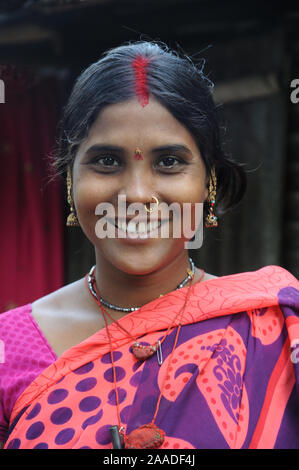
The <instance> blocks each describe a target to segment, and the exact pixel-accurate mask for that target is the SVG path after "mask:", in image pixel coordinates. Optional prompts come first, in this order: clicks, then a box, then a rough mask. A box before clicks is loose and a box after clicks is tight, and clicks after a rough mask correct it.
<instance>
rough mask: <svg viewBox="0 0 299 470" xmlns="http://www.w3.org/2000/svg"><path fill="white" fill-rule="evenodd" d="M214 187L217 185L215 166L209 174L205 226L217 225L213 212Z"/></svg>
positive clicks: (214, 200)
mask: <svg viewBox="0 0 299 470" xmlns="http://www.w3.org/2000/svg"><path fill="white" fill-rule="evenodd" d="M216 187H217V178H216V173H215V167H213V168H212V170H211V176H210V180H209V195H208V202H209V203H210V207H209V213H208V215H207V216H206V220H205V226H206V227H207V228H210V227H217V226H218V222H217V217H216V215H215V214H214V205H215V202H216Z"/></svg>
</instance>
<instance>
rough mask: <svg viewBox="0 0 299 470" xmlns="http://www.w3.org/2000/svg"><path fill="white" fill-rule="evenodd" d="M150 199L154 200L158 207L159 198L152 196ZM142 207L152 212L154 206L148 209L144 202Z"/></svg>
mask: <svg viewBox="0 0 299 470" xmlns="http://www.w3.org/2000/svg"><path fill="white" fill-rule="evenodd" d="M152 199H153V200H154V202H155V203H156V204H157V207H158V205H159V204H160V203H159V200H158V199H157V198H156V197H155V196H152ZM144 207H145V210H146V212H153V210H154V207H151V208H150V209H148V208H147V207H146V204H144Z"/></svg>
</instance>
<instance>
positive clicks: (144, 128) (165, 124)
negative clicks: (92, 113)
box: [83, 97, 196, 151]
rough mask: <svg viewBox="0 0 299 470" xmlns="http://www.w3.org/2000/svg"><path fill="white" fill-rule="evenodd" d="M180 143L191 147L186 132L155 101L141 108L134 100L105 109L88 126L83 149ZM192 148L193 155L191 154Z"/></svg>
mask: <svg viewBox="0 0 299 470" xmlns="http://www.w3.org/2000/svg"><path fill="white" fill-rule="evenodd" d="M178 139H180V141H182V142H184V143H185V144H187V145H189V146H191V147H195V148H196V143H195V141H194V139H193V137H192V135H191V134H190V133H189V131H188V130H187V129H186V128H185V127H184V126H183V125H182V124H181V123H180V122H179V121H177V120H176V119H175V117H174V116H172V114H171V113H170V112H169V111H168V110H167V109H166V108H165V107H164V106H162V105H161V104H160V103H159V102H158V101H157V100H156V99H155V98H153V97H150V100H149V103H148V104H147V105H146V106H145V107H142V106H141V105H140V103H139V102H138V100H137V99H135V98H132V99H130V100H128V101H125V102H123V103H117V104H112V105H108V106H106V107H105V108H104V109H103V110H102V111H101V112H100V113H99V115H98V116H97V118H96V120H95V121H94V123H93V125H92V126H91V128H90V130H89V133H88V136H87V139H86V140H85V142H84V144H83V146H84V147H86V145H90V144H91V143H93V142H100V141H102V140H103V141H105V142H109V141H111V142H112V141H113V142H114V143H115V142H116V141H118V143H121V142H122V143H124V144H125V143H127V144H128V145H130V144H131V143H132V145H135V146H136V145H137V144H138V145H151V143H153V141H155V142H154V143H155V145H156V144H162V145H163V144H165V143H170V142H171V141H176V142H177V141H178ZM195 148H194V151H195Z"/></svg>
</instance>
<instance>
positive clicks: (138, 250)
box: [99, 239, 184, 275]
mask: <svg viewBox="0 0 299 470" xmlns="http://www.w3.org/2000/svg"><path fill="white" fill-rule="evenodd" d="M167 242H168V243H159V244H156V245H153V246H139V247H134V246H128V247H126V249H124V248H123V247H122V248H120V247H119V246H113V245H111V244H109V245H110V246H109V247H108V244H103V245H102V246H101V248H100V249H99V252H100V256H101V257H104V258H105V259H106V261H107V262H108V263H110V264H112V265H113V266H114V267H115V268H117V269H119V270H120V271H122V272H124V273H127V274H131V275H146V274H150V273H153V272H155V271H157V270H159V269H161V268H163V267H164V266H166V265H168V264H169V263H170V262H171V260H172V259H174V258H176V257H177V256H178V255H179V253H180V252H181V251H182V250H184V244H183V243H180V245H178V243H177V242H178V240H177V239H176V243H169V239H168V240H167Z"/></svg>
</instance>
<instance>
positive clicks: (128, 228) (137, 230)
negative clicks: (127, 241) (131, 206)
mask: <svg viewBox="0 0 299 470" xmlns="http://www.w3.org/2000/svg"><path fill="white" fill-rule="evenodd" d="M160 225H161V221H157V220H156V221H154V222H148V223H147V224H146V223H145V222H139V223H137V224H136V223H135V222H133V221H131V222H129V223H128V225H127V224H126V223H125V222H121V223H119V225H118V226H119V228H120V229H121V230H122V231H123V232H127V233H131V234H139V235H140V234H145V233H146V232H152V231H153V230H156V229H157V228H158V227H160ZM116 226H117V225H116Z"/></svg>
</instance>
